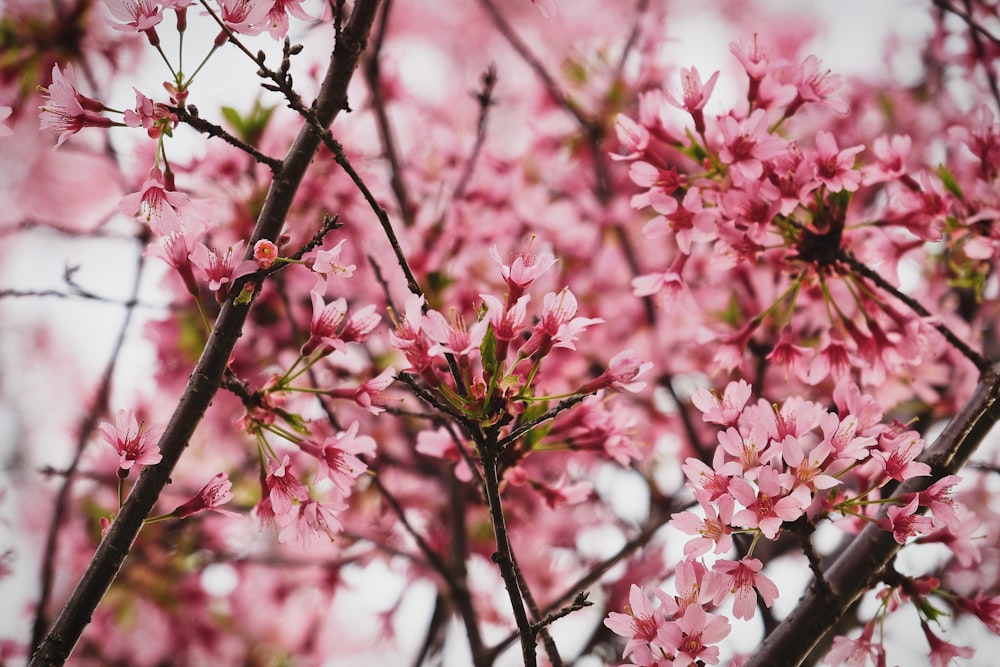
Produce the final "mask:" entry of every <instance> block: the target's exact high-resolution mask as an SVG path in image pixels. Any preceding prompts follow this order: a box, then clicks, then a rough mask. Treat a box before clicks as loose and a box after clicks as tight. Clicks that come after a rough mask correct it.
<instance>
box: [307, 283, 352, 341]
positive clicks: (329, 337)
mask: <svg viewBox="0 0 1000 667" xmlns="http://www.w3.org/2000/svg"><path fill="white" fill-rule="evenodd" d="M309 297H310V298H311V299H312V306H313V311H312V322H311V323H310V324H309V340H307V341H306V342H305V343H304V344H303V345H302V350H301V352H302V355H303V356H308V355H310V354H312V353H313V352H315V351H316V350H320V354H329V353H330V352H332V351H334V350H339V351H340V352H344V351H345V350H346V349H347V348H346V345H345V344H344V341H342V340H340V338H339V337H338V336H337V329H338V328H340V323H341V321H342V320H343V319H344V316H345V315H346V314H347V301H346V300H345V299H344V298H343V297H340V298H339V299H335V300H333V301H331V302H330V303H325V302H324V301H323V297H322V296H320V295H319V293H318V292H315V291H312V292H310V293H309Z"/></svg>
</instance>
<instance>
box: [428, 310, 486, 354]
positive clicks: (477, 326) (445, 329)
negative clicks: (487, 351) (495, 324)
mask: <svg viewBox="0 0 1000 667" xmlns="http://www.w3.org/2000/svg"><path fill="white" fill-rule="evenodd" d="M488 328H489V321H488V320H477V321H476V322H475V323H474V324H473V325H472V326H471V327H469V326H467V325H466V324H465V320H463V319H461V318H457V319H456V320H455V321H454V322H449V321H448V320H447V319H445V316H444V315H442V314H441V313H439V312H438V311H436V310H429V311H427V314H426V315H424V322H423V330H424V331H425V332H426V333H427V336H428V337H429V338H430V339H431V341H433V342H434V344H433V345H431V347H430V349H429V350H428V354H430V355H431V356H440V355H444V354H445V353H450V354H454V355H456V356H458V357H469V356H472V355H474V354H475V353H477V352H478V351H479V346H480V345H482V344H483V338H484V337H485V336H486V330H487V329H488Z"/></svg>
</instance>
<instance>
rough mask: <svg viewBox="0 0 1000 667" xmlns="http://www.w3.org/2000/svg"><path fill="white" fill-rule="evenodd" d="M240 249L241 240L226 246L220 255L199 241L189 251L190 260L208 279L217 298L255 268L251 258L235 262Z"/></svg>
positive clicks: (222, 296)
mask: <svg viewBox="0 0 1000 667" xmlns="http://www.w3.org/2000/svg"><path fill="white" fill-rule="evenodd" d="M242 251H243V241H242V240H241V241H237V242H236V243H234V244H233V245H231V246H229V247H228V248H226V252H225V253H223V254H221V255H220V254H219V253H218V252H217V251H215V250H212V249H210V248H209V247H208V246H206V245H205V244H204V243H199V244H198V245H197V247H195V249H194V250H193V251H192V252H191V262H192V263H193V264H194V265H195V266H196V267H198V269H200V270H201V272H202V273H203V274H204V277H205V279H206V280H208V289H210V290H212V291H213V292H216V296H217V298H219V299H223V298H225V296H226V294H228V293H229V287H228V286H229V285H232V283H233V282H234V281H235V280H237V279H238V278H241V277H243V276H246V275H249V274H251V273H253V272H254V271H256V270H257V263H256V262H254V261H253V260H240V261H239V263H238V264H236V263H235V262H236V261H237V260H236V259H235V258H236V257H238V256H239V255H240V254H241V253H242Z"/></svg>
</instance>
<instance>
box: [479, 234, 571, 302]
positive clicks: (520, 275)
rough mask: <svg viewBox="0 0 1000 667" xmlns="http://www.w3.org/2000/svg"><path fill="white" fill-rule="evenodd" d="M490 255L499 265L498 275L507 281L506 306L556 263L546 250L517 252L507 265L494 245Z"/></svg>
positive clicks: (519, 296)
mask: <svg viewBox="0 0 1000 667" xmlns="http://www.w3.org/2000/svg"><path fill="white" fill-rule="evenodd" d="M490 256H491V257H492V258H493V261H495V262H496V263H497V264H499V265H500V276H501V277H502V278H503V280H504V282H505V283H507V289H508V292H507V306H508V307H510V306H511V305H512V304H514V302H516V301H517V300H518V299H520V298H521V295H522V294H524V292H525V290H527V289H528V287H529V286H530V285H531V284H532V283H533V282H535V281H536V280H538V278H539V277H540V276H542V275H543V274H544V273H545V272H546V271H548V270H549V269H550V268H552V266H553V265H554V264H555V263H556V258H555V256H554V255H553V254H552V253H551V252H549V251H547V250H546V251H542V252H540V253H538V254H537V255H536V254H533V253H531V252H528V251H525V252H519V253H517V254H516V255H515V256H514V260H513V261H512V262H511V263H510V264H509V265H508V264H504V262H503V259H502V258H501V257H500V251H499V250H497V247H496V246H492V247H491V248H490Z"/></svg>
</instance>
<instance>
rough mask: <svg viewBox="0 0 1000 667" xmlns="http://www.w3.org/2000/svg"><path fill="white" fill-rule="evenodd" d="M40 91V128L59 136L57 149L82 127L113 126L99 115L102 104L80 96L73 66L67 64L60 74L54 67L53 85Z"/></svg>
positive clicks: (57, 68)
mask: <svg viewBox="0 0 1000 667" xmlns="http://www.w3.org/2000/svg"><path fill="white" fill-rule="evenodd" d="M42 90H43V92H44V93H45V96H46V99H45V105H44V106H42V107H40V109H41V111H42V113H41V116H40V125H41V129H43V130H45V129H48V130H52V131H53V132H58V133H59V138H58V139H57V140H56V148H58V147H59V146H62V144H63V142H64V141H66V140H67V139H68V138H69V137H71V136H72V135H74V134H76V133H77V132H79V131H80V130H82V129H83V128H85V127H111V126H112V125H113V124H114V123H112V122H111V119H110V118H108V117H106V116H103V115H102V114H101V112H102V111H103V110H104V104H103V103H101V102H98V101H97V100H94V99H91V98H89V97H87V96H85V95H81V94H80V91H79V90H78V87H77V85H76V74H74V72H73V65H72V64H69V63H67V64H66V69H65V70H63V71H60V70H59V66H58V65H54V66H53V67H52V83H51V84H49V87H48V88H43V89H42Z"/></svg>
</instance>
